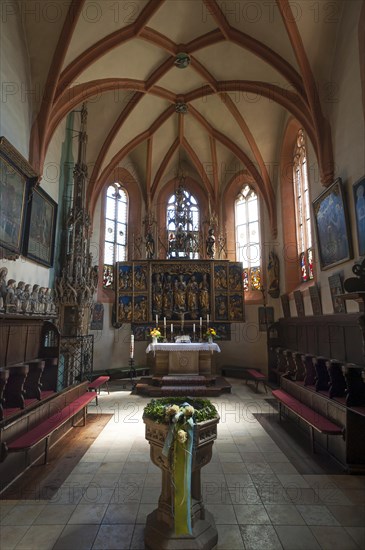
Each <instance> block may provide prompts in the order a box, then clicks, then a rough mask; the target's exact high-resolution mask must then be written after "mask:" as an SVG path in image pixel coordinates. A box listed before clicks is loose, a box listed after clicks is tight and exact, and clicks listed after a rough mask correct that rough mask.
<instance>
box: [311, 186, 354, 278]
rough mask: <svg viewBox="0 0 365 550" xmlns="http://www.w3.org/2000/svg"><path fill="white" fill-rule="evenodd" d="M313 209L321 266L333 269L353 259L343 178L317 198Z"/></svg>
mask: <svg viewBox="0 0 365 550" xmlns="http://www.w3.org/2000/svg"><path fill="white" fill-rule="evenodd" d="M313 211H314V225H315V228H316V234H317V243H318V253H319V261H320V264H321V269H330V268H331V267H333V266H335V265H337V264H340V263H342V262H345V261H346V260H349V259H350V258H352V241H351V235H350V227H349V221H348V215H347V205H346V201H345V195H344V190H343V187H342V183H341V179H340V178H338V179H337V180H336V181H335V182H334V183H333V184H332V185H331V186H330V187H328V189H326V191H324V192H323V193H321V195H319V197H317V198H316V199H315V200H314V201H313Z"/></svg>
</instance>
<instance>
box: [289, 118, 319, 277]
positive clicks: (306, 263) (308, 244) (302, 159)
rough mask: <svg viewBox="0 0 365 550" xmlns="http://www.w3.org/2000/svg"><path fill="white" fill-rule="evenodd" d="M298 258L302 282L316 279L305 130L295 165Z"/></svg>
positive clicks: (295, 158) (296, 153)
mask: <svg viewBox="0 0 365 550" xmlns="http://www.w3.org/2000/svg"><path fill="white" fill-rule="evenodd" d="M293 181H294V196H295V204H296V221H297V243H298V258H299V266H300V273H301V280H302V282H306V281H309V280H311V279H313V278H314V273H313V249H312V228H311V212H310V196H309V184H308V166H307V153H306V147H305V139H304V133H303V130H302V129H300V130H299V132H298V135H297V142H296V146H295V150H294V165H293Z"/></svg>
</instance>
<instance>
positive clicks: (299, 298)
mask: <svg viewBox="0 0 365 550" xmlns="http://www.w3.org/2000/svg"><path fill="white" fill-rule="evenodd" d="M293 294H294V301H295V307H296V308H297V315H298V317H305V309H304V300H303V294H302V293H301V291H300V290H294V292H293Z"/></svg>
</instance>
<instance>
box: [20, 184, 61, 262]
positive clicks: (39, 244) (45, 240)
mask: <svg viewBox="0 0 365 550" xmlns="http://www.w3.org/2000/svg"><path fill="white" fill-rule="evenodd" d="M29 203H30V204H29V211H28V216H27V229H26V235H25V246H24V254H25V255H26V256H27V257H28V258H30V259H31V260H34V261H35V262H37V263H39V264H42V265H45V266H47V267H52V265H53V255H54V243H55V235H56V218H57V204H56V203H55V201H54V200H53V199H51V197H50V196H49V195H48V194H47V193H46V192H45V191H43V189H41V188H40V187H36V188H35V189H33V191H32V192H31V195H30V201H29Z"/></svg>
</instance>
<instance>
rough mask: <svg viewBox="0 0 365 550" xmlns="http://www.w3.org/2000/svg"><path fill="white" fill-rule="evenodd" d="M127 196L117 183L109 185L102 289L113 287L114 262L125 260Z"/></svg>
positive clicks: (106, 203)
mask: <svg viewBox="0 0 365 550" xmlns="http://www.w3.org/2000/svg"><path fill="white" fill-rule="evenodd" d="M127 220H128V195H127V193H126V191H125V189H123V188H122V187H121V185H120V184H119V183H114V184H112V185H109V187H108V189H107V191H106V201H105V240H104V269H103V287H104V288H112V287H113V270H114V267H113V266H114V264H115V262H123V261H125V260H126V259H127Z"/></svg>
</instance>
